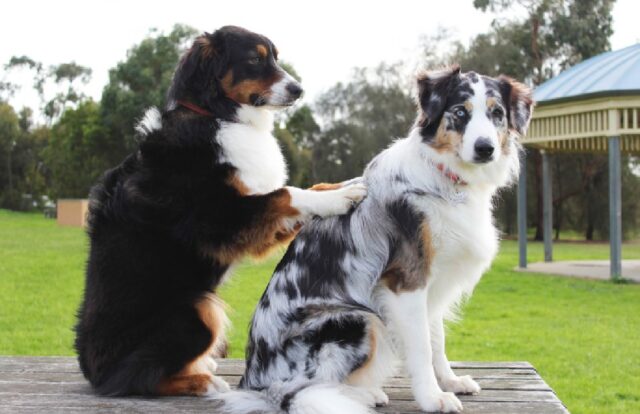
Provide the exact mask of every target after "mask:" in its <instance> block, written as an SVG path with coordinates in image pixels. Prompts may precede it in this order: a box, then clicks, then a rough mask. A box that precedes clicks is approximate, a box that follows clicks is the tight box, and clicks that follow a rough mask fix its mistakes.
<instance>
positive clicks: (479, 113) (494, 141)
mask: <svg viewBox="0 0 640 414" xmlns="http://www.w3.org/2000/svg"><path fill="white" fill-rule="evenodd" d="M470 85H471V88H472V89H473V96H472V97H471V98H470V99H469V103H470V104H471V106H472V107H473V108H472V110H471V112H470V113H469V117H470V118H469V122H468V123H467V126H466V128H465V131H464V135H463V137H462V151H461V153H460V156H461V157H462V160H463V161H465V162H469V163H472V162H474V158H475V156H476V150H475V145H476V142H477V141H478V140H479V139H484V140H487V141H489V142H490V143H491V145H493V148H494V152H493V159H492V161H496V160H498V159H499V158H500V142H499V139H498V130H497V129H496V126H495V124H494V123H493V120H492V119H491V118H490V116H489V115H488V113H489V111H488V107H487V88H486V85H485V84H484V81H483V80H482V78H480V79H479V80H478V82H476V83H470Z"/></svg>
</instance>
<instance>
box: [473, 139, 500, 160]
mask: <svg viewBox="0 0 640 414" xmlns="http://www.w3.org/2000/svg"><path fill="white" fill-rule="evenodd" d="M474 149H475V150H476V156H475V161H478V162H487V161H490V160H491V156H492V155H493V150H494V149H495V148H494V147H493V144H492V143H491V141H489V139H487V138H478V140H476V143H475V145H474Z"/></svg>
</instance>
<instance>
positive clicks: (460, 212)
mask: <svg viewBox="0 0 640 414" xmlns="http://www.w3.org/2000/svg"><path fill="white" fill-rule="evenodd" d="M425 213H426V216H427V220H428V226H429V229H430V232H429V235H430V237H431V245H432V246H433V253H434V264H436V265H438V266H445V267H446V266H447V264H455V265H456V266H457V264H459V263H460V262H466V263H467V264H469V265H473V264H477V265H479V266H482V267H484V266H486V265H488V263H490V262H491V260H493V258H494V256H495V254H496V252H497V249H498V237H497V231H496V228H495V226H494V225H493V219H492V216H491V206H490V205H483V204H481V203H478V204H474V203H469V204H465V203H461V204H458V205H455V206H451V205H448V204H438V205H432V206H430V208H428V210H427V211H426V212H425Z"/></svg>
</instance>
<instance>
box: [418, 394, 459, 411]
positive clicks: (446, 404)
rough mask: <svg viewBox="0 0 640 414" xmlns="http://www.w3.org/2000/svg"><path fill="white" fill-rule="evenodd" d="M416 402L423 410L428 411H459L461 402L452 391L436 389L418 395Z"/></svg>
mask: <svg viewBox="0 0 640 414" xmlns="http://www.w3.org/2000/svg"><path fill="white" fill-rule="evenodd" d="M419 397H420V398H416V402H417V403H418V404H419V405H420V408H422V409H423V410H424V411H427V412H430V413H459V412H460V411H462V403H461V402H460V400H459V399H458V397H456V396H455V394H454V393H452V392H442V391H438V392H435V393H433V394H429V395H426V396H419Z"/></svg>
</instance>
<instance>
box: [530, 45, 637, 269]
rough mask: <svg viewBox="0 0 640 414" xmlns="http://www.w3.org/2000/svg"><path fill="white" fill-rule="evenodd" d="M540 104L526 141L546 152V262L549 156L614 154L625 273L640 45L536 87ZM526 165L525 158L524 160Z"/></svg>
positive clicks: (615, 244)
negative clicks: (624, 201) (623, 165)
mask: <svg viewBox="0 0 640 414" xmlns="http://www.w3.org/2000/svg"><path fill="white" fill-rule="evenodd" d="M534 99H535V100H536V102H537V104H536V108H535V110H534V113H533V118H532V120H531V125H530V127H529V131H528V132H527V135H526V136H525V137H523V139H522V143H523V145H525V146H526V147H535V148H538V149H540V150H541V154H542V187H543V189H542V194H543V202H542V204H543V235H544V246H545V247H544V256H545V261H546V262H550V261H552V243H551V237H552V188H551V164H550V163H549V157H550V156H552V155H553V154H554V153H559V152H588V153H608V154H609V224H610V230H609V231H610V237H609V240H610V246H611V256H610V276H611V278H617V277H620V276H621V269H622V267H621V266H622V262H621V245H622V224H621V217H622V212H621V197H622V195H621V173H620V162H621V161H620V160H621V153H627V154H640V43H638V44H635V45H633V46H629V47H627V48H624V49H621V50H616V51H612V52H606V53H603V54H600V55H598V56H594V57H592V58H590V59H587V60H585V61H584V62H581V63H579V64H577V65H575V66H573V67H571V68H570V69H567V70H565V71H563V72H562V73H560V74H559V75H558V76H556V77H554V78H552V79H550V80H548V81H547V82H545V83H543V84H542V85H540V86H538V87H537V88H536V89H535V90H534ZM521 162H522V164H523V171H525V170H524V167H526V158H524V157H523V158H522V160H521ZM526 194H527V193H526V174H524V173H523V174H521V175H520V181H519V184H518V240H519V246H520V263H519V266H520V267H521V268H526V266H527V257H526V254H527V253H526V247H527V246H526V243H527V223H526Z"/></svg>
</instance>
